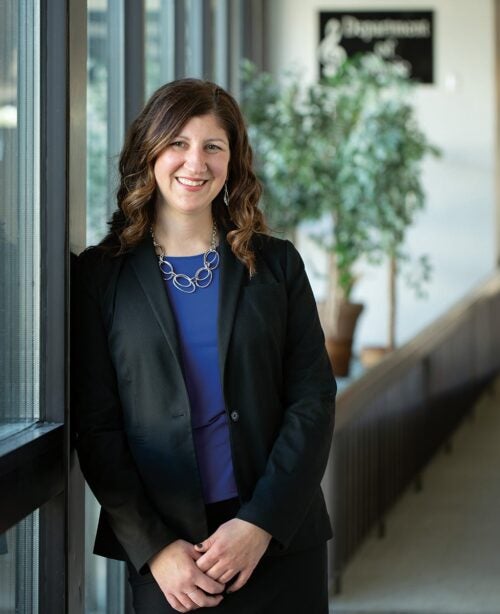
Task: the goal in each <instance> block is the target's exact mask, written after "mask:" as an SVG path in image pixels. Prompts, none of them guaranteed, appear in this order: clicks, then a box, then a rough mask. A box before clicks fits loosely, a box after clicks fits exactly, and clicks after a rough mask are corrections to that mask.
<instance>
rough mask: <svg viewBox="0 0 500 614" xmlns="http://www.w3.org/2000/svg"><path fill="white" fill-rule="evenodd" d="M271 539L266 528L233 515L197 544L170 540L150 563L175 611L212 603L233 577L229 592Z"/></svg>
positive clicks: (242, 579) (239, 583) (246, 576)
mask: <svg viewBox="0 0 500 614" xmlns="http://www.w3.org/2000/svg"><path fill="white" fill-rule="evenodd" d="M270 540H271V535H270V534H269V533H267V531H264V530H263V529H261V528H260V527H257V526H256V525H254V524H252V523H250V522H246V521H245V520H240V519H239V518H233V519H232V520H229V521H228V522H225V523H224V524H222V525H220V527H219V528H218V529H217V530H216V531H215V532H214V533H213V534H212V535H211V536H210V537H208V538H207V539H206V540H205V541H204V542H202V543H201V544H197V545H196V546H193V545H192V544H190V543H189V542H186V541H184V540H180V539H179V540H177V541H175V542H172V543H171V544H169V545H168V546H166V547H165V548H163V550H161V551H160V552H159V553H158V554H157V555H155V556H154V557H153V558H152V559H151V560H150V563H149V567H150V569H151V573H152V574H153V577H154V578H155V580H156V582H157V583H158V585H159V586H160V588H161V590H162V591H163V594H164V595H165V598H166V599H167V601H168V602H169V603H170V605H171V606H172V607H173V608H174V609H175V610H177V611H178V612H190V611H192V610H197V609H198V608H201V607H215V606H217V605H219V604H220V602H221V601H222V599H223V595H222V592H223V591H224V590H225V587H226V584H227V583H228V582H230V581H231V580H233V579H234V578H235V580H234V582H233V583H232V584H231V585H230V587H229V588H228V590H227V592H228V593H233V592H235V591H237V590H239V589H240V588H242V587H243V586H244V585H245V584H246V583H247V581H248V579H249V578H250V576H251V575H252V573H253V571H254V569H255V567H256V566H257V563H258V562H259V561H260V559H261V557H262V555H263V554H264V552H265V551H266V549H267V546H268V545H269V542H270ZM236 576H237V577H236Z"/></svg>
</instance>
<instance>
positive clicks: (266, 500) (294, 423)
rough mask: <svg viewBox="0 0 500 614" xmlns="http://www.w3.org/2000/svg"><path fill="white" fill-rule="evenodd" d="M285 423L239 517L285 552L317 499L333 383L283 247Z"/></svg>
mask: <svg viewBox="0 0 500 614" xmlns="http://www.w3.org/2000/svg"><path fill="white" fill-rule="evenodd" d="M285 278H286V286H287V293H288V312H287V314H286V317H287V332H286V344H285V352H284V380H285V381H284V391H285V401H284V406H285V407H284V417H283V422H282V426H281V429H280V431H279V434H278V436H277V438H276V440H275V442H274V445H273V448H272V450H271V454H270V456H269V459H268V462H267V465H266V469H265V472H264V474H263V475H262V476H261V477H260V479H259V480H258V481H257V484H256V487H255V490H254V493H253V495H252V498H251V499H250V501H248V502H246V503H245V504H244V505H243V506H242V507H241V508H240V510H239V512H238V514H237V517H238V518H241V519H242V520H246V521H248V522H252V523H253V524H256V525H258V526H260V527H261V528H263V529H265V530H266V531H268V532H269V533H270V534H271V535H272V536H273V538H274V539H275V540H277V541H278V542H279V544H280V545H281V546H282V547H283V548H286V547H287V546H288V545H289V543H290V541H291V540H292V538H293V536H294V534H295V532H296V531H297V529H298V528H299V526H300V525H301V523H302V521H303V520H304V518H305V516H306V514H307V511H308V508H309V505H310V504H311V501H312V500H313V498H314V497H315V495H317V493H318V490H319V488H320V482H321V479H322V477H323V474H324V472H325V469H326V464H327V461H328V457H329V452H330V446H331V441H332V435H333V427H334V412H335V394H336V390H337V387H336V383H335V379H334V376H333V373H332V369H331V364H330V360H329V358H328V355H327V352H326V348H325V339H324V334H323V331H322V328H321V325H320V321H319V317H318V312H317V307H316V301H315V299H314V296H313V293H312V290H311V286H310V284H309V280H308V278H307V275H306V272H305V269H304V263H303V261H302V258H301V257H300V255H299V253H298V252H297V250H296V249H295V247H294V246H293V245H292V243H290V242H289V241H286V264H285Z"/></svg>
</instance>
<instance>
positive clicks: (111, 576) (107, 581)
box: [85, 0, 125, 614]
mask: <svg viewBox="0 0 500 614" xmlns="http://www.w3.org/2000/svg"><path fill="white" fill-rule="evenodd" d="M87 8H88V13H87V15H88V24H87V25H88V28H87V33H88V34H87V35H88V58H87V67H88V75H87V245H95V244H96V243H98V242H99V241H100V240H101V239H102V238H103V236H104V234H105V233H106V231H107V225H106V222H107V221H108V220H109V218H110V215H111V213H112V212H113V210H114V209H115V208H116V196H115V194H116V188H117V178H118V174H117V168H118V154H119V151H120V149H121V146H122V143H123V136H124V40H123V32H124V19H123V17H124V13H123V1H122V0H89V1H88V3H87ZM98 515H99V504H98V503H97V501H96V500H95V498H94V496H93V495H92V493H91V492H90V490H89V489H88V488H87V489H86V492H85V612H86V614H122V613H123V612H124V607H125V606H124V595H125V592H124V591H125V571H124V565H123V563H120V562H118V561H111V560H109V561H108V560H106V559H104V558H102V557H99V556H95V555H94V554H93V553H92V550H93V545H94V537H95V533H96V528H97V520H98Z"/></svg>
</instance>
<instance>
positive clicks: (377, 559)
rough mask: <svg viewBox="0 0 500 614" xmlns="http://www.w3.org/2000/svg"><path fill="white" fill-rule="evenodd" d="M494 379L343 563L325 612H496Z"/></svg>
mask: <svg viewBox="0 0 500 614" xmlns="http://www.w3.org/2000/svg"><path fill="white" fill-rule="evenodd" d="M499 474H500V378H497V379H496V380H495V382H494V383H493V384H492V386H491V387H490V389H489V391H487V392H485V393H484V394H483V395H482V396H481V397H480V399H479V400H478V401H477V403H476V406H475V410H474V412H473V413H472V414H471V416H470V417H467V418H466V419H465V420H464V421H463V422H462V424H461V425H460V426H459V428H458V429H457V431H456V433H455V434H454V436H453V438H452V447H451V453H447V452H446V451H445V450H443V449H441V450H440V451H439V452H438V453H437V455H436V456H435V457H434V458H433V460H432V461H431V463H430V464H429V466H428V467H427V468H426V469H425V470H424V472H423V476H422V477H423V489H422V491H420V492H416V491H415V489H414V488H413V487H411V488H408V489H407V490H406V492H405V493H404V495H403V496H402V497H401V499H400V500H399V501H398V502H397V504H396V505H395V506H394V508H393V509H392V510H391V511H390V513H389V514H388V515H387V519H386V520H387V524H386V528H387V531H386V536H385V537H384V538H383V539H379V538H378V537H377V536H376V533H375V531H372V533H371V534H370V536H369V537H368V538H367V539H366V541H365V542H364V543H363V545H362V546H361V547H360V549H359V550H358V552H357V553H356V555H355V556H354V557H353V559H352V561H351V562H350V563H349V564H348V566H347V568H346V571H345V573H344V575H343V577H342V593H341V594H340V595H338V596H336V597H334V598H333V599H332V602H331V604H332V605H331V608H330V613H331V614H347V613H349V614H369V613H370V614H372V613H373V614H424V613H425V614H500V520H499V519H500V479H499Z"/></svg>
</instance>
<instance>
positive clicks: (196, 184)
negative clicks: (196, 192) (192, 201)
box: [176, 177, 208, 188]
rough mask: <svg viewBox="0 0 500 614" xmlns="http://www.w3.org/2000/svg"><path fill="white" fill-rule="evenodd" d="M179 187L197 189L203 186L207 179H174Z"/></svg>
mask: <svg viewBox="0 0 500 614" xmlns="http://www.w3.org/2000/svg"><path fill="white" fill-rule="evenodd" d="M176 179H177V181H178V182H179V183H180V184H181V185H187V186H189V187H191V188H197V187H199V186H202V185H203V184H205V183H206V182H207V181H208V179H186V177H176Z"/></svg>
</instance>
